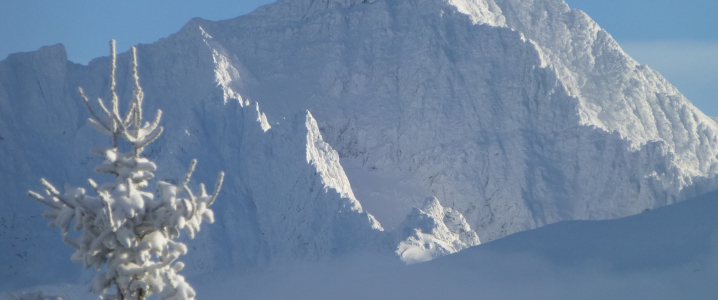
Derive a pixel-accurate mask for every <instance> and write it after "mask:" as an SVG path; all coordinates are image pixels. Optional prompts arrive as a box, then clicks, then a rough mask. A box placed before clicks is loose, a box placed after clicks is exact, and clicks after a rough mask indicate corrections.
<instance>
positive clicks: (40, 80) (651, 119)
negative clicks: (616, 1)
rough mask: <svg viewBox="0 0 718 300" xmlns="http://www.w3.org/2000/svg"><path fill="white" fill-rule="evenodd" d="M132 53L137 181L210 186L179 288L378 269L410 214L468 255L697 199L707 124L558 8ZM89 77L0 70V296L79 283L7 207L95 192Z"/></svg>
mask: <svg viewBox="0 0 718 300" xmlns="http://www.w3.org/2000/svg"><path fill="white" fill-rule="evenodd" d="M138 53H139V60H140V70H139V71H140V77H141V79H140V80H141V83H142V85H143V88H144V90H145V94H146V99H147V100H146V105H147V106H148V107H147V109H149V110H154V109H156V108H161V109H162V110H163V111H164V116H165V118H164V120H165V121H164V123H163V125H164V127H165V128H166V131H165V133H164V134H163V136H162V137H161V139H160V140H159V141H158V142H157V143H155V144H154V145H153V146H152V147H150V148H149V149H148V150H147V151H146V152H145V153H147V154H148V156H149V158H150V159H152V160H154V161H155V162H156V163H157V165H158V167H159V170H158V172H157V178H158V179H160V180H166V181H171V180H173V179H174V180H178V179H179V178H181V176H182V174H184V172H185V169H186V167H187V165H188V164H189V161H190V160H191V159H192V158H195V157H196V158H198V159H199V166H198V171H197V172H196V173H195V178H197V179H198V180H199V181H207V180H206V179H204V178H214V174H216V172H217V171H219V170H224V171H225V172H226V174H227V177H226V179H225V187H224V189H223V191H222V193H221V195H220V197H219V199H218V201H217V202H216V204H215V205H216V206H217V207H216V209H215V212H216V214H217V221H218V222H217V224H215V225H213V226H210V227H208V228H207V230H206V231H205V230H203V232H202V234H200V235H199V237H198V238H197V240H196V241H195V242H193V243H190V248H191V249H190V252H189V255H188V258H187V262H188V268H187V271H185V273H189V275H192V274H200V273H206V272H209V271H212V270H218V269H222V268H227V267H233V268H238V269H242V270H252V269H254V268H263V267H265V266H268V265H271V264H275V263H282V262H290V261H297V260H300V261H303V260H322V259H326V258H330V257H334V256H338V255H346V254H348V253H353V252H357V251H359V252H362V251H364V252H366V251H369V252H372V253H383V254H386V255H396V254H395V251H397V250H398V246H399V245H397V244H396V241H398V240H403V241H405V242H406V241H409V242H411V241H412V240H411V239H409V240H404V239H405V238H410V237H408V236H401V235H400V234H399V233H398V232H406V230H407V229H406V228H404V225H405V224H407V223H410V222H409V220H411V219H412V216H414V217H415V218H420V217H422V216H424V215H426V216H428V215H431V216H432V220H434V221H435V222H438V221H441V222H444V221H445V220H439V219H441V218H440V217H439V216H440V215H439V214H435V212H437V211H438V210H436V209H438V208H441V211H442V212H448V211H451V212H455V213H456V215H457V216H461V218H459V220H461V222H458V223H451V222H449V223H450V224H439V223H435V226H434V225H432V226H434V227H432V228H434V229H436V230H434V229H432V230H426V231H432V232H436V233H437V234H436V235H433V236H431V237H429V238H430V239H428V240H431V241H432V242H434V243H436V245H439V244H442V243H444V244H446V245H448V244H451V243H453V242H456V241H461V243H463V244H465V245H467V246H470V245H471V244H472V243H473V242H467V241H469V240H471V241H473V239H468V240H465V238H464V237H457V236H455V235H450V234H443V233H446V231H443V229H444V228H446V229H451V228H467V229H469V230H472V231H474V232H475V233H476V234H477V235H478V236H477V239H476V242H478V239H479V238H480V239H481V240H482V241H484V242H486V241H491V240H494V239H497V238H500V237H503V236H506V235H508V234H511V233H514V232H519V231H523V230H527V229H532V228H536V227H540V226H543V225H546V224H550V223H555V222H558V221H565V220H575V219H606V218H615V217H621V216H626V215H631V214H635V213H638V212H641V211H644V210H646V209H652V208H655V207H659V206H663V205H666V204H670V203H674V202H676V201H679V200H683V199H686V198H688V197H690V196H694V195H698V194H701V193H704V192H706V191H709V190H712V189H714V188H715V187H716V183H715V181H714V177H715V173H716V172H717V171H718V164H716V162H717V161H718V159H717V158H716V154H718V146H716V142H717V141H718V139H717V138H716V133H718V123H716V122H715V121H714V120H713V119H711V118H710V117H707V116H705V115H704V114H703V113H701V112H700V111H699V110H698V109H696V108H695V107H693V106H692V105H691V104H690V102H689V101H688V100H687V99H685V98H684V97H683V96H682V95H681V94H680V93H679V92H678V91H677V90H676V89H675V88H674V87H673V86H671V85H670V84H669V83H668V82H667V81H666V80H665V79H664V78H663V77H661V76H660V74H658V73H657V72H655V71H653V70H651V69H650V68H648V67H647V66H644V65H639V64H637V63H636V62H635V61H634V60H633V59H631V58H630V57H628V56H627V55H626V54H625V53H624V52H623V51H622V50H621V49H620V47H619V46H618V45H617V43H616V42H615V41H614V40H613V39H612V38H611V36H610V35H609V34H608V33H606V32H605V31H604V30H602V29H601V28H600V27H599V26H598V25H597V24H596V23H595V22H593V21H592V20H591V19H590V18H589V17H588V16H587V15H586V14H584V13H583V12H580V11H577V10H571V9H570V8H569V7H568V6H567V5H566V4H565V3H564V2H563V1H561V0H373V1H372V0H364V1H359V0H280V1H278V2H277V3H274V4H271V5H267V6H264V7H261V8H259V9H257V11H255V12H253V13H252V14H249V15H246V16H241V17H238V18H236V19H232V20H226V21H219V22H212V21H206V20H201V19H194V20H191V21H190V22H189V23H187V25H186V26H184V27H183V28H182V29H181V30H180V31H179V32H178V33H176V34H174V35H172V36H170V37H168V38H166V39H162V40H160V41H158V42H156V43H154V44H150V45H140V46H139V47H138ZM118 59H119V61H118V65H119V66H120V67H119V69H118V73H117V74H118V78H119V80H120V81H119V85H118V93H119V94H120V97H121V99H129V97H130V94H131V87H132V84H131V82H132V81H131V80H128V78H129V77H130V75H129V68H128V66H129V56H128V55H127V54H122V55H120V56H119V58H118ZM108 69H109V60H108V59H107V58H98V59H95V60H93V61H91V62H90V63H89V65H87V66H82V65H77V64H74V63H71V62H69V61H67V58H66V54H65V51H64V48H63V47H62V46H61V45H56V46H50V47H44V48H41V49H40V50H38V51H35V52H31V53H18V54H14V55H11V56H9V57H8V58H7V59H6V60H4V61H2V62H0V157H2V158H3V160H2V163H0V182H2V184H1V185H0V195H2V196H0V201H1V202H2V204H3V209H2V210H0V240H1V241H2V243H0V253H4V254H6V255H3V256H2V258H0V269H1V271H0V289H9V288H15V287H22V286H28V285H32V284H39V283H44V282H48V281H51V280H55V279H57V278H64V280H67V281H77V280H82V278H83V277H82V276H85V275H82V273H80V272H79V266H72V264H71V263H70V262H69V260H68V259H67V258H68V257H69V253H70V249H69V247H65V246H64V245H60V244H61V241H60V238H59V237H58V236H57V233H56V232H54V231H53V230H49V229H47V228H44V226H43V222H44V221H42V220H39V215H40V205H39V204H35V203H33V202H31V201H32V200H29V199H28V198H27V197H26V196H25V195H26V191H27V190H28V189H37V188H38V186H39V184H38V183H37V182H38V180H39V178H41V177H45V178H47V179H48V180H49V181H51V182H53V183H55V184H59V185H62V184H63V183H68V184H71V185H82V183H83V182H85V180H86V178H88V177H92V176H95V175H93V174H92V167H91V166H93V165H95V164H96V163H97V160H98V159H99V158H94V157H92V156H91V155H90V154H89V152H88V149H89V148H90V147H91V146H97V145H103V143H105V144H106V143H107V141H105V140H103V137H102V136H99V135H96V134H94V132H93V131H92V129H90V128H89V126H88V125H86V122H85V119H86V118H87V117H88V116H87V113H86V112H85V109H84V107H83V105H82V103H81V101H80V100H79V98H78V96H76V94H75V89H76V87H77V86H82V87H83V88H84V89H85V91H86V93H87V94H88V95H90V96H93V97H103V98H105V99H106V98H107V96H108V90H109V89H108V86H109V83H108V80H107V76H106V74H107V72H108ZM123 78H124V79H123ZM426 197H436V199H438V201H439V202H440V203H438V205H439V206H433V207H434V209H435V210H436V211H435V212H429V211H427V210H429V209H428V208H426V210H424V208H425V207H423V206H422V205H423V199H426ZM412 207H420V208H422V209H421V210H419V209H417V211H414V212H412ZM444 208H446V210H444ZM409 213H411V214H412V215H410V216H409V217H408V219H407V214H409ZM422 213H423V214H424V215H422ZM432 214H433V215H432ZM405 219H406V220H407V221H406V222H404V223H402V222H403V221H404V220H405ZM462 222H463V223H462ZM419 225H421V224H419ZM424 225H426V224H424ZM442 226H444V227H442ZM452 226H454V227H452ZM456 226H458V227H456ZM419 229H420V228H419ZM439 229H441V230H439ZM418 232H420V233H421V234H427V232H424V230H419V231H415V233H418ZM450 232H451V231H450ZM467 232H468V231H467ZM452 233H453V234H455V232H452ZM417 236H422V237H423V235H416V236H414V241H415V240H416V237H417ZM461 243H457V244H456V245H454V246H455V248H454V249H453V250H452V251H454V250H460V249H458V248H462V247H463V246H460V245H461ZM409 244H411V243H409ZM414 244H416V245H418V243H414ZM404 245H407V244H406V243H405V244H404ZM420 246H421V245H420ZM454 246H452V247H454ZM447 249H448V248H447ZM452 251H447V252H446V253H450V252H452ZM431 255H433V254H431ZM58 270H65V271H62V276H60V272H61V271H58ZM66 270H78V271H77V272H74V271H73V272H68V271H66Z"/></svg>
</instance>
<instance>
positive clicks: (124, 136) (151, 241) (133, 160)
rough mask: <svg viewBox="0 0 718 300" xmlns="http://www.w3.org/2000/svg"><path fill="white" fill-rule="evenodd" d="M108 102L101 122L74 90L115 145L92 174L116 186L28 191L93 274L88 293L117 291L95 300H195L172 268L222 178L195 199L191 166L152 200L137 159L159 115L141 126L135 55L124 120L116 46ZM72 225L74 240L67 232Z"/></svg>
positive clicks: (208, 214)
mask: <svg viewBox="0 0 718 300" xmlns="http://www.w3.org/2000/svg"><path fill="white" fill-rule="evenodd" d="M110 58H111V67H110V94H111V97H112V99H110V101H111V102H110V103H111V106H110V107H108V106H106V105H105V103H104V102H103V100H102V99H98V105H99V107H100V108H101V111H99V114H98V113H97V112H96V111H95V110H94V109H93V107H92V105H91V104H90V102H89V100H88V98H87V96H85V94H84V92H83V91H82V88H78V91H79V93H80V96H81V98H82V100H83V101H84V102H85V106H86V107H87V109H88V110H89V111H90V114H91V115H92V117H91V118H89V119H88V122H89V124H90V125H91V126H92V127H93V128H95V129H97V131H99V132H101V133H103V134H106V135H107V136H109V137H110V138H111V139H112V144H111V146H109V147H100V148H93V149H91V152H92V153H94V154H97V155H100V156H102V157H104V158H105V161H104V162H102V163H101V164H99V165H98V166H97V167H96V168H95V172H97V173H100V174H112V175H114V176H115V180H114V181H111V182H107V183H104V184H97V183H96V182H95V181H94V180H92V179H88V180H87V182H88V184H89V186H90V187H91V188H92V190H93V191H94V193H95V194H96V196H91V195H88V194H86V193H85V189H83V188H79V187H70V186H68V185H66V186H65V192H64V194H61V193H60V192H59V191H58V190H57V189H56V188H55V187H54V186H53V185H51V184H50V183H49V182H47V181H46V180H45V179H42V180H41V182H42V185H43V186H44V187H45V194H46V195H44V196H43V195H41V194H40V193H36V192H33V191H30V192H29V195H30V197H32V198H34V199H35V200H37V201H40V202H41V203H43V204H45V205H47V206H48V207H49V208H48V209H47V210H46V211H45V212H44V213H43V217H45V218H47V219H50V220H51V221H50V223H49V225H50V226H54V227H59V228H60V230H61V232H62V237H63V241H64V242H65V243H67V244H68V245H70V246H72V247H73V248H75V250H76V251H75V253H74V254H73V255H72V261H74V262H77V263H82V264H84V265H85V268H89V267H92V266H94V267H95V268H96V269H97V270H98V271H100V270H102V267H103V266H106V271H105V272H100V273H98V274H97V275H96V276H95V278H94V280H93V281H92V283H91V286H90V291H92V292H94V293H96V294H104V293H106V292H107V289H108V288H110V287H111V286H116V287H117V293H116V294H115V295H109V296H100V299H145V298H146V297H147V296H149V295H151V294H155V293H156V294H158V299H194V296H195V292H194V290H193V289H192V287H190V285H189V284H188V283H187V282H185V280H184V277H182V276H181V275H179V274H177V272H178V271H180V270H181V269H182V268H183V266H184V264H183V263H182V262H178V261H176V260H177V258H178V257H179V256H180V255H182V254H185V253H187V247H186V246H185V245H184V244H183V243H180V242H177V241H175V239H177V238H178V237H179V235H180V230H182V229H184V230H185V232H186V233H187V235H188V236H189V237H190V238H194V235H195V233H196V232H197V231H199V229H200V224H201V223H202V220H205V221H207V222H209V223H212V222H214V215H213V212H212V210H210V209H209V206H210V205H212V203H213V202H214V200H215V199H216V197H217V193H218V192H219V190H220V188H221V186H222V179H223V177H224V173H222V172H220V173H219V178H218V180H217V184H216V187H215V189H214V193H212V194H207V192H206V191H205V188H204V185H203V184H201V185H200V188H199V193H195V192H193V191H192V190H190V188H189V186H188V185H187V184H188V183H189V181H190V177H191V175H192V172H193V171H194V167H195V164H196V160H193V161H192V163H191V165H190V166H189V171H188V172H187V175H186V176H185V178H184V180H183V181H182V182H181V184H179V185H174V184H171V183H168V182H163V181H159V182H157V188H158V190H159V195H160V197H159V199H155V196H154V193H152V192H149V191H145V190H143V189H144V188H146V187H147V185H148V180H150V179H151V178H152V177H153V176H154V175H153V173H152V172H153V171H155V169H156V168H157V166H156V165H155V164H154V163H153V162H151V161H149V160H148V159H146V158H143V157H141V154H142V150H143V149H144V148H145V147H146V146H147V145H148V144H149V143H151V142H153V141H155V140H156V139H157V137H159V136H160V134H161V133H162V130H163V128H162V127H161V126H159V123H160V117H161V116H162V111H160V110H157V114H156V115H155V118H154V120H153V121H152V122H151V123H150V122H144V123H143V122H142V118H143V116H142V100H143V98H144V94H143V92H142V88H141V87H140V84H139V77H138V74H137V50H136V49H135V48H134V47H132V76H133V78H134V88H133V98H132V100H131V101H130V103H129V108H128V110H127V112H126V113H125V114H124V116H122V115H121V114H120V109H119V103H118V102H119V100H118V97H117V94H116V93H115V68H116V55H115V41H114V40H112V41H111V42H110ZM121 140H125V141H126V142H127V143H128V144H129V145H130V146H131V148H132V150H131V151H129V152H127V153H123V152H120V150H119V148H118V143H119V142H120V141H121ZM73 221H74V230H76V231H80V232H81V235H80V236H79V237H71V236H69V235H67V232H68V230H69V228H70V226H71V223H72V222H73Z"/></svg>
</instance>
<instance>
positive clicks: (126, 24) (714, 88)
mask: <svg viewBox="0 0 718 300" xmlns="http://www.w3.org/2000/svg"><path fill="white" fill-rule="evenodd" d="M271 2H273V1H272V0H204V1H199V0H151V1H140V0H124V1H121V2H120V1H97V0H63V1H57V0H0V41H2V43H0V59H4V58H5V57H7V55H8V54H10V53H15V52H23V51H33V50H36V49H38V48H39V47H41V46H43V45H52V44H57V43H63V44H64V45H65V47H66V49H67V52H68V58H69V59H70V60H71V61H73V62H77V63H82V64H86V63H87V62H88V61H89V60H90V59H92V58H94V57H98V56H105V55H107V42H108V41H109V40H110V39H112V38H114V39H116V40H117V43H118V51H126V50H127V49H129V47H130V46H131V45H134V44H138V43H152V42H154V41H156V40H158V39H160V38H163V37H166V36H168V35H170V34H172V33H174V32H177V31H178V30H179V28H180V27H182V25H184V24H185V23H186V22H187V21H188V20H189V19H191V18H193V17H201V18H204V19H209V20H222V19H229V18H233V17H236V16H239V15H243V14H247V13H249V12H251V11H253V10H254V9H256V8H257V7H259V6H260V5H264V4H268V3H271ZM566 2H567V3H568V4H569V6H571V7H573V8H578V9H581V10H583V11H585V12H587V13H588V14H589V15H590V16H591V17H592V18H593V19H594V20H596V22H598V24H599V25H601V27H603V28H605V29H606V30H607V31H608V32H609V33H611V35H613V37H614V38H615V39H616V40H617V41H618V42H619V44H621V46H622V47H623V48H624V50H626V52H627V53H628V54H629V55H631V56H632V57H633V58H635V59H636V60H638V61H639V62H640V63H644V64H648V65H649V66H651V67H652V68H653V69H656V70H658V71H659V72H661V74H663V75H664V76H665V77H666V78H668V80H669V81H670V82H671V83H673V84H674V85H675V86H677V87H678V89H679V90H680V91H681V92H682V93H683V94H684V95H686V97H688V99H690V100H691V101H692V102H693V103H694V104H695V105H696V106H698V107H699V108H700V109H701V110H703V111H704V112H705V113H707V114H708V115H712V116H718V101H716V96H715V95H718V18H717V17H715V14H716V13H718V1H715V0H689V1H685V0H600V1H598V0H566Z"/></svg>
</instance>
